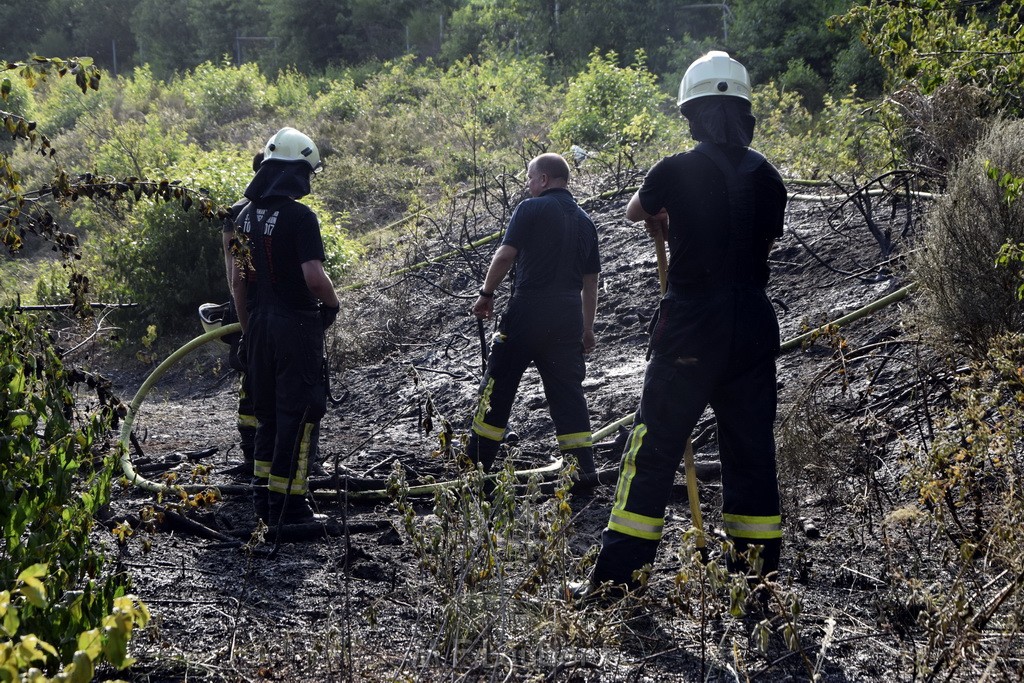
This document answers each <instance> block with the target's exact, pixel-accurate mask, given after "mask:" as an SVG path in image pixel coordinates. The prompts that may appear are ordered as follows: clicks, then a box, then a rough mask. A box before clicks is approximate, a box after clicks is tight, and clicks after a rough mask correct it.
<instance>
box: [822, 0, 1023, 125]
mask: <svg viewBox="0 0 1024 683" xmlns="http://www.w3.org/2000/svg"><path fill="white" fill-rule="evenodd" d="M979 5H982V7H979ZM1022 16H1024V0H1007V1H1005V2H999V3H977V2H973V1H972V0H942V1H940V0H904V1H903V2H899V3H892V2H886V1H885V0H870V2H867V3H864V4H862V5H857V6H855V7H853V8H852V9H850V11H849V12H847V13H846V14H845V15H843V16H842V17H837V18H836V19H835V20H834V21H833V22H832V23H833V25H836V26H850V27H854V28H856V29H858V30H859V31H860V37H861V40H863V41H864V44H865V45H866V46H867V48H868V49H869V50H870V51H871V54H873V55H875V56H876V57H877V58H878V59H880V60H881V63H882V65H883V66H884V67H885V69H886V73H887V74H888V79H889V87H890V89H892V90H897V89H900V88H903V87H906V86H910V87H912V88H914V89H917V90H919V91H920V92H921V93H923V94H925V95H929V94H931V93H934V92H936V91H937V90H938V89H940V88H941V87H942V86H944V85H949V84H959V85H972V86H976V87H978V88H981V89H982V90H985V91H987V92H988V94H989V95H990V96H991V97H993V98H994V102H995V108H996V109H998V110H1003V111H1006V112H1008V113H1012V114H1017V115H1019V114H1020V113H1021V112H1022V111H1024V108H1022V100H1021V94H1020V82H1021V80H1022V77H1024V32H1022V30H1021V29H1022V28H1024V25H1022V21H1021V17H1022Z"/></svg>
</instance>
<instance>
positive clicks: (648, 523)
mask: <svg viewBox="0 0 1024 683" xmlns="http://www.w3.org/2000/svg"><path fill="white" fill-rule="evenodd" d="M679 107H680V112H681V113H682V114H683V115H684V116H685V117H686V118H687V120H688V121H689V124H690V131H691V134H692V136H693V137H694V138H695V139H696V140H697V141H698V142H699V144H698V145H697V146H696V148H694V149H693V150H690V151H688V152H683V153H680V154H675V155H673V156H669V157H666V158H664V159H662V160H661V161H660V162H658V163H657V164H655V166H654V167H653V168H651V169H650V171H649V172H648V174H647V176H646V178H645V179H644V182H643V185H642V186H641V187H640V189H639V190H638V191H637V192H636V194H635V195H633V197H632V199H630V201H629V204H628V206H627V208H626V218H627V219H629V220H631V221H640V220H643V221H645V225H646V228H647V232H648V234H649V235H650V236H651V237H652V238H664V239H665V240H667V242H668V245H669V249H670V254H671V261H670V265H669V272H668V291H667V293H666V295H665V296H664V298H663V299H662V301H661V303H660V306H659V311H658V317H657V320H656V323H655V324H654V325H653V327H652V332H651V338H650V352H651V358H650V362H649V364H648V366H647V371H646V375H645V377H644V385H643V392H642V395H641V398H640V406H639V409H638V410H637V414H636V419H635V422H634V425H633V430H632V434H631V436H630V438H629V440H628V442H627V446H626V451H625V452H624V454H623V456H622V466H621V469H620V475H619V481H618V484H617V487H616V493H615V502H614V505H613V507H612V511H611V515H610V518H609V521H608V526H607V528H606V529H605V532H604V535H603V543H602V548H601V552H600V554H599V556H598V559H597V563H596V565H595V568H594V572H593V574H592V576H591V581H590V584H589V585H588V586H583V587H582V591H579V590H578V591H577V594H579V593H580V592H588V591H591V592H592V591H593V590H594V589H595V588H597V587H599V586H601V585H602V584H610V585H613V586H616V587H618V588H620V589H621V588H623V587H624V588H627V589H633V588H636V587H637V585H638V584H637V581H636V579H635V577H634V572H635V571H636V570H638V569H640V568H641V567H643V566H644V565H647V564H653V563H654V560H655V555H656V551H657V548H658V544H659V542H660V540H661V536H662V531H663V528H664V523H665V521H664V520H665V508H666V505H667V503H668V499H669V495H670V493H671V490H672V482H673V480H674V479H675V474H676V471H677V470H678V468H679V464H680V460H681V458H682V456H683V452H684V447H685V444H686V440H687V438H688V437H689V436H690V433H691V432H692V430H693V428H694V426H695V425H696V423H697V421H698V420H699V419H700V417H701V414H702V413H703V412H704V409H705V408H706V407H707V406H709V405H710V406H711V408H712V410H713V411H714V413H715V417H716V420H717V432H718V447H719V452H720V457H721V461H722V513H723V514H722V517H723V522H724V527H725V532H726V534H727V535H728V537H729V538H730V539H731V540H732V541H733V543H734V544H735V548H736V550H737V551H738V554H737V555H735V556H732V557H731V558H730V562H729V564H730V569H733V570H737V571H750V572H752V573H753V572H757V571H759V572H760V573H762V574H768V573H770V572H774V571H776V570H777V568H778V564H779V550H780V546H781V540H782V526H781V518H780V507H779V490H778V483H777V477H776V468H775V441H774V436H773V425H774V421H775V415H776V402H777V397H776V385H775V358H776V356H777V354H778V352H779V327H778V322H777V320H776V317H775V311H774V309H773V307H772V304H771V302H770V301H769V299H768V297H767V295H766V294H765V287H766V285H767V283H768V275H769V269H768V254H769V252H770V251H771V248H772V244H773V242H774V240H775V239H776V238H777V237H779V236H781V235H782V226H783V217H784V212H785V206H786V189H785V187H784V185H783V182H782V178H781V176H780V175H779V172H778V171H777V170H776V169H775V167H774V166H772V164H770V163H769V162H768V161H767V160H766V159H765V158H764V157H763V156H761V155H760V154H759V153H757V152H755V151H753V150H751V149H750V148H749V145H750V142H751V140H752V138H753V133H754V122H755V121H754V117H753V115H752V114H751V111H750V81H749V79H748V77H747V70H746V69H745V68H744V67H743V65H742V64H740V63H739V62H737V61H736V60H735V59H732V58H731V57H730V56H729V55H728V54H726V53H725V52H718V51H715V52H710V53H708V54H706V55H704V56H703V57H701V58H700V59H698V60H696V61H695V62H693V64H691V65H690V67H689V69H687V71H686V74H685V76H683V80H682V83H681V84H680V89H679ZM753 546H759V557H760V560H759V561H758V562H756V563H754V564H753V565H750V564H748V563H747V562H746V560H749V558H750V557H751V556H752V554H751V553H749V552H748V551H749V550H750V549H751V548H752V547H753Z"/></svg>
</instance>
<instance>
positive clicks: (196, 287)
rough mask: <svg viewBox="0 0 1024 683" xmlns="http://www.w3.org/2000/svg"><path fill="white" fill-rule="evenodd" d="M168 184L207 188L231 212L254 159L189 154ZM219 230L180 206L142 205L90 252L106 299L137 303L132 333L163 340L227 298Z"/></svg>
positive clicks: (238, 154)
mask: <svg viewBox="0 0 1024 683" xmlns="http://www.w3.org/2000/svg"><path fill="white" fill-rule="evenodd" d="M168 176H169V177H172V178H179V179H181V181H182V183H183V184H184V185H186V186H188V187H193V188H202V189H203V190H205V191H206V192H207V193H208V195H209V197H210V198H211V199H212V200H213V201H214V202H216V203H218V204H221V205H230V204H232V203H233V202H234V201H235V200H237V199H238V198H239V197H241V196H242V192H243V191H244V190H245V187H246V185H247V184H248V183H249V180H250V179H251V178H252V157H251V156H250V155H249V154H248V152H244V151H239V150H229V151H223V152H200V151H197V150H195V149H189V150H187V151H186V153H185V154H184V156H183V158H182V159H181V160H180V162H179V163H178V165H177V166H174V167H172V168H170V169H168ZM220 232H221V225H220V223H219V222H216V221H209V220H205V219H204V218H203V217H202V216H201V215H200V214H199V213H198V212H197V211H194V210H186V209H185V208H184V207H182V205H181V204H180V203H178V202H171V203H167V202H156V201H154V200H152V199H147V198H145V197H143V199H142V200H140V201H139V202H138V203H137V204H136V207H135V210H134V211H133V212H132V213H131V214H130V215H129V216H127V217H126V218H125V220H124V223H123V225H122V227H121V228H120V229H118V230H116V231H114V232H112V233H111V234H109V235H105V236H103V238H102V242H101V243H100V244H97V245H91V249H90V252H91V253H92V254H93V256H92V259H94V260H95V262H96V264H97V265H96V267H97V272H98V273H99V276H98V279H97V280H96V281H95V282H94V288H95V289H96V290H97V291H98V292H100V293H101V295H107V296H112V297H114V298H115V299H121V300H131V301H134V302H136V303H138V304H139V306H138V308H136V309H132V313H131V318H130V320H128V321H126V327H127V328H128V329H129V333H130V335H132V336H135V337H137V336H140V335H141V333H142V331H143V330H145V329H146V328H147V327H148V326H149V325H156V327H157V330H158V332H159V333H160V334H164V333H166V332H169V331H177V330H183V329H191V328H190V326H189V324H190V322H191V321H193V320H194V319H195V312H196V309H197V308H198V306H199V305H200V304H201V303H203V302H204V301H224V300H226V298H227V296H228V291H227V282H226V279H225V276H224V257H223V251H222V246H221V236H220Z"/></svg>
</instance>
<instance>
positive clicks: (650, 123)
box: [551, 51, 668, 150]
mask: <svg viewBox="0 0 1024 683" xmlns="http://www.w3.org/2000/svg"><path fill="white" fill-rule="evenodd" d="M618 61H619V59H618V55H617V54H615V53H614V52H609V53H608V54H607V55H601V54H600V53H599V52H597V51H595V52H593V53H592V54H591V56H590V62H589V63H588V64H587V69H586V70H585V71H584V72H583V73H581V74H579V75H577V76H576V78H574V79H572V80H571V81H570V82H569V90H568V92H567V93H566V96H565V107H564V108H563V110H562V115H561V117H559V119H558V120H557V121H556V122H555V125H554V127H553V128H552V129H551V137H552V138H553V139H554V140H555V141H557V142H559V143H560V144H562V145H563V147H565V148H568V147H569V146H570V145H574V144H575V145H580V146H582V147H585V148H590V149H593V150H604V149H607V150H615V149H622V148H635V147H637V146H640V145H643V144H645V143H647V142H650V141H651V140H652V139H653V138H654V137H655V135H656V134H657V133H658V126H659V123H660V121H659V119H660V117H659V115H658V112H659V108H660V106H661V105H662V104H663V103H664V102H666V101H668V96H667V95H665V93H663V92H662V91H661V89H660V88H659V87H658V86H657V83H656V79H655V76H654V75H653V74H651V73H650V72H649V71H647V69H646V67H645V64H644V62H645V56H644V54H643V53H642V52H638V53H637V54H636V58H635V61H634V63H633V65H632V66H626V67H621V66H619V65H618Z"/></svg>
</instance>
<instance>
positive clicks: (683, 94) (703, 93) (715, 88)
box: [678, 50, 750, 107]
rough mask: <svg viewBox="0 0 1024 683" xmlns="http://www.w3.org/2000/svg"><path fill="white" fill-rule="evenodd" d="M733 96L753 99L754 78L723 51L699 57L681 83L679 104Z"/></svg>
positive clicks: (714, 51)
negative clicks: (703, 98)
mask: <svg viewBox="0 0 1024 683" xmlns="http://www.w3.org/2000/svg"><path fill="white" fill-rule="evenodd" d="M708 95H731V96H733V97H742V98H743V99H745V100H747V101H748V102H749V101H750V77H749V76H748V75H747V69H746V67H744V66H743V65H742V64H740V63H739V62H737V61H736V60H735V59H733V58H732V57H730V56H729V53H727V52H722V51H721V50H712V51H711V52H709V53H707V54H706V55H704V56H703V57H701V58H700V59H698V60H696V61H695V62H694V63H693V64H691V65H690V67H689V68H688V69H687V70H686V73H685V74H683V80H682V82H680V83H679V102H678V104H679V106H680V107H682V106H683V105H684V104H686V103H687V102H689V101H691V100H695V99H697V98H698V97H707V96H708Z"/></svg>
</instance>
